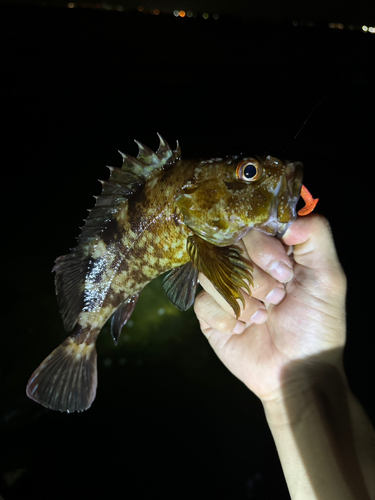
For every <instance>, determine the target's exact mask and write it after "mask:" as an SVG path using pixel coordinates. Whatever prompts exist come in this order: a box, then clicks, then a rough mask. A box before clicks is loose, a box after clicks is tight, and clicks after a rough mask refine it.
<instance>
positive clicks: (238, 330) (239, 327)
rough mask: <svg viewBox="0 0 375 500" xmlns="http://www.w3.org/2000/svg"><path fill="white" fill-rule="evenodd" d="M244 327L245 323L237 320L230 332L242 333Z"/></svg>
mask: <svg viewBox="0 0 375 500" xmlns="http://www.w3.org/2000/svg"><path fill="white" fill-rule="evenodd" d="M245 328H246V325H245V323H243V322H242V321H237V325H236V326H235V327H234V328H233V330H232V333H242V332H243V331H244V330H245Z"/></svg>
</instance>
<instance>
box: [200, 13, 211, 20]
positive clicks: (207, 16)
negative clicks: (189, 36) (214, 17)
mask: <svg viewBox="0 0 375 500" xmlns="http://www.w3.org/2000/svg"><path fill="white" fill-rule="evenodd" d="M202 17H203V19H208V18H209V17H210V15H209V14H207V12H203V14H202Z"/></svg>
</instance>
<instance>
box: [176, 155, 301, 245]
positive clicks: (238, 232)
mask: <svg viewBox="0 0 375 500" xmlns="http://www.w3.org/2000/svg"><path fill="white" fill-rule="evenodd" d="M302 177H303V165H302V163H300V162H290V161H282V160H279V159H277V158H274V157H272V156H269V155H268V156H263V157H238V156H232V157H229V158H226V159H221V158H216V159H212V160H208V161H201V162H199V163H198V165H197V167H196V168H195V171H194V176H193V179H192V180H190V181H188V182H187V183H186V184H185V185H184V186H183V187H182V189H181V190H180V191H179V193H178V195H177V197H176V202H177V206H178V208H179V209H180V211H181V213H182V216H183V221H184V223H185V224H186V225H187V226H188V227H189V228H190V229H191V230H192V231H194V233H196V234H197V235H199V236H200V237H202V238H203V239H205V240H206V241H208V242H210V243H212V244H214V245H217V246H226V245H230V244H232V243H234V242H235V241H238V240H239V239H241V238H242V237H243V236H244V235H245V234H246V233H247V232H248V231H249V230H250V229H251V228H258V229H260V230H261V231H263V232H265V233H268V234H270V235H274V236H278V237H281V236H282V235H283V234H284V233H285V232H286V230H287V229H288V227H289V226H290V224H291V223H292V222H293V221H294V220H295V219H296V217H297V212H296V205H297V202H298V199H299V197H300V194H301V187H302Z"/></svg>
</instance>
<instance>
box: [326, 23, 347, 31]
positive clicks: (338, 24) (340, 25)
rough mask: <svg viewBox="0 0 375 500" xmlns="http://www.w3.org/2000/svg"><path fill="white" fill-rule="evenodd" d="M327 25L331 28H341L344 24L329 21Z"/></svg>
mask: <svg viewBox="0 0 375 500" xmlns="http://www.w3.org/2000/svg"><path fill="white" fill-rule="evenodd" d="M328 26H329V27H330V28H333V29H338V30H343V29H344V25H343V24H342V23H329V24H328Z"/></svg>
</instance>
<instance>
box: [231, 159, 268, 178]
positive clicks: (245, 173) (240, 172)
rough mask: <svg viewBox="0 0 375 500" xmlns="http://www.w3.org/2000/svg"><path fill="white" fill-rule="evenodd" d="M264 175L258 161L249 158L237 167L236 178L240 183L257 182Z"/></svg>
mask: <svg viewBox="0 0 375 500" xmlns="http://www.w3.org/2000/svg"><path fill="white" fill-rule="evenodd" d="M261 175H262V167H261V165H260V163H259V161H258V160H255V159H254V158H247V159H245V160H242V161H240V163H239V164H238V165H237V169H236V176H237V179H239V180H240V181H246V182H253V181H257V180H258V179H259V177H260V176H261Z"/></svg>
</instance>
